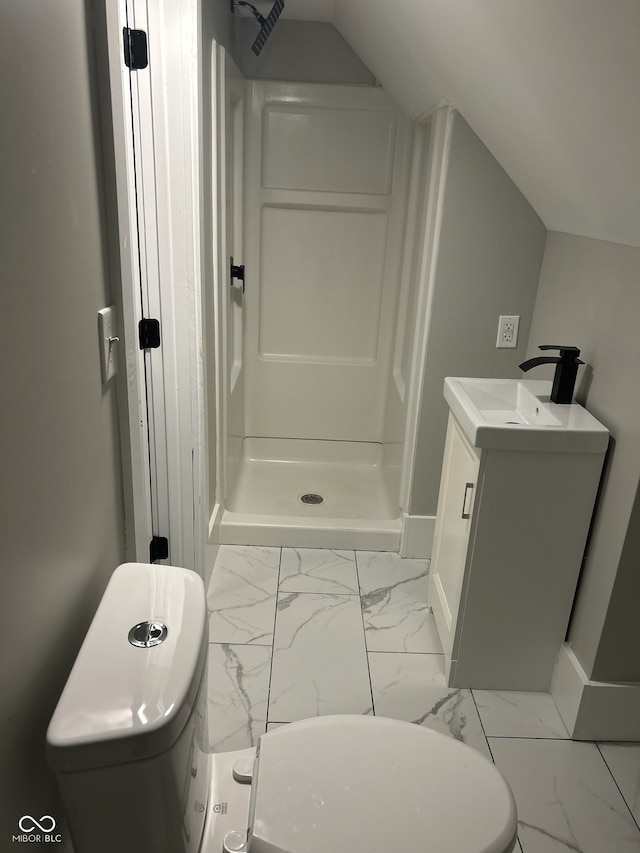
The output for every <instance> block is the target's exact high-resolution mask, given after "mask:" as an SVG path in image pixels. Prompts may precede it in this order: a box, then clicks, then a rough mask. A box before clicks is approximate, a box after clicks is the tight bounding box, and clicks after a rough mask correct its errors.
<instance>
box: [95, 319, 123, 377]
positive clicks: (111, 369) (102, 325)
mask: <svg viewBox="0 0 640 853" xmlns="http://www.w3.org/2000/svg"><path fill="white" fill-rule="evenodd" d="M98 333H99V337H100V356H101V362H102V383H103V385H105V384H106V383H107V382H108V381H109V380H110V379H112V378H113V377H114V376H115V375H116V373H117V372H118V342H119V338H118V335H117V326H116V309H115V306H114V305H111V306H110V307H109V308H102V309H101V310H100V311H98Z"/></svg>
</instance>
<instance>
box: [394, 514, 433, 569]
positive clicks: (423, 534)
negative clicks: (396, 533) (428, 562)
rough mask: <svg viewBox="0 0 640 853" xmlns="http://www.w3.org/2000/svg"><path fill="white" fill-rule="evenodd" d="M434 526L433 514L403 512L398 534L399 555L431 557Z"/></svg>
mask: <svg viewBox="0 0 640 853" xmlns="http://www.w3.org/2000/svg"><path fill="white" fill-rule="evenodd" d="M435 528H436V517H435V515H409V514H408V513H406V512H404V513H403V514H402V533H401V535H400V556H401V557H418V558H421V559H423V558H425V557H427V558H431V551H432V549H433V534H434V531H435Z"/></svg>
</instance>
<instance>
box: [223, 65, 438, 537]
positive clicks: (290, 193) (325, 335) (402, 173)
mask: <svg viewBox="0 0 640 853" xmlns="http://www.w3.org/2000/svg"><path fill="white" fill-rule="evenodd" d="M231 76H232V75H231ZM225 116H226V120H225V125H224V135H223V142H224V147H225V152H226V153H225V157H226V159H225V162H224V174H225V191H226V204H225V206H224V227H223V232H224V233H223V234H222V245H224V246H226V249H227V253H228V256H229V257H233V261H232V263H233V265H234V270H233V273H234V276H233V277H231V275H229V276H228V277H227V280H226V281H224V282H220V287H221V288H224V292H222V293H221V298H220V305H221V309H220V311H219V315H218V330H217V334H218V337H219V339H220V349H219V352H220V354H221V359H222V365H221V367H222V369H221V370H220V374H219V375H220V380H219V384H220V389H219V401H220V402H219V407H220V413H219V414H220V417H219V429H220V433H221V436H220V442H219V447H220V457H221V458H220V459H219V464H218V470H217V478H218V482H217V488H218V495H219V513H220V539H221V541H222V542H223V543H227V544H253V545H288V546H293V547H330V548H360V549H372V550H374V549H375V550H394V551H395V550H398V548H399V545H400V538H401V533H402V517H403V510H406V509H407V507H406V506H403V503H405V504H406V500H404V501H403V493H404V492H407V488H408V487H407V478H410V474H411V472H410V466H411V453H410V452H409V453H407V452H405V449H406V448H405V444H406V440H407V435H408V434H409V440H410V439H411V436H410V429H409V433H408V426H407V425H408V423H409V421H410V418H409V420H408V411H409V410H410V409H411V403H410V397H411V393H410V386H411V382H412V365H413V364H414V362H415V359H416V352H414V338H415V327H416V322H415V321H416V314H417V302H418V294H419V284H418V280H419V276H418V273H417V266H418V263H419V255H420V251H419V244H420V238H419V236H418V237H417V235H418V234H419V231H420V228H421V227H422V228H423V227H424V216H425V209H426V198H425V194H426V191H425V187H426V185H427V179H426V172H427V160H428V156H427V152H428V137H429V129H428V127H421V128H419V129H416V128H415V127H414V126H413V125H412V124H411V123H410V122H409V121H408V120H407V119H406V118H405V116H404V115H403V114H402V112H401V111H400V110H399V109H398V108H397V107H396V105H395V104H394V102H393V101H392V100H391V99H390V98H389V97H388V96H387V95H386V93H385V92H384V91H383V90H382V89H381V88H380V87H373V86H342V85H319V84H306V83H283V82H272V81H242V80H240V79H239V77H238V76H237V75H236V79H235V80H231V81H230V82H229V81H227V85H226V112H225ZM239 267H243V269H240V268H239ZM230 272H231V271H230ZM414 381H415V377H414ZM413 395H414V397H415V395H416V389H415V388H414V389H413ZM414 408H415V400H414Z"/></svg>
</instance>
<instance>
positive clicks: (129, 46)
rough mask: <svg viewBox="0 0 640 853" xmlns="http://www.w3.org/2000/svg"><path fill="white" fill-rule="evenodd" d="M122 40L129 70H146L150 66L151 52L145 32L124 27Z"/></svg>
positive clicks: (125, 60)
mask: <svg viewBox="0 0 640 853" xmlns="http://www.w3.org/2000/svg"><path fill="white" fill-rule="evenodd" d="M122 39H123V42H124V62H125V65H126V66H127V68H130V69H131V70H132V71H140V69H141V68H146V67H147V65H148V64H149V52H148V50H147V34H146V33H145V31H144V30H132V29H130V28H129V27H123V28H122Z"/></svg>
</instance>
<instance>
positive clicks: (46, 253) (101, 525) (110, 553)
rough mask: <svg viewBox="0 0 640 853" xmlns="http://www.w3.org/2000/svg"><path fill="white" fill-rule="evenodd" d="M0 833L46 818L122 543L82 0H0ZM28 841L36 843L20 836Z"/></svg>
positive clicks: (55, 812) (5, 844)
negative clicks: (67, 712) (72, 687)
mask: <svg viewBox="0 0 640 853" xmlns="http://www.w3.org/2000/svg"><path fill="white" fill-rule="evenodd" d="M0 15H1V18H2V27H1V28H0V57H1V61H2V63H3V73H2V74H0V103H2V105H3V115H2V124H1V130H0V157H1V163H2V167H1V169H0V198H1V199H2V204H1V205H0V258H2V265H1V270H2V273H1V274H2V285H1V287H0V317H2V334H1V335H0V354H1V361H0V363H1V364H2V374H1V375H2V382H1V399H2V417H1V418H0V446H1V447H2V477H1V478H0V507H1V509H2V554H1V557H0V561H1V562H0V626H1V628H0V696H1V699H0V803H2V806H1V808H0V848H1V849H3V850H5V849H10V848H11V849H12V848H13V846H14V845H13V844H12V843H11V835H12V834H14V833H17V832H18V829H17V822H18V820H19V818H20V817H21V816H22V815H24V814H30V815H34V816H36V817H38V816H40V815H45V814H49V815H52V816H53V817H54V818H56V819H59V818H61V816H62V814H61V810H60V807H59V805H57V804H56V802H55V795H54V786H53V779H52V776H51V774H50V773H49V771H48V770H47V767H46V763H45V749H44V746H45V732H46V728H47V725H48V722H49V719H50V717H51V714H52V712H53V709H54V707H55V703H56V702H57V699H58V696H59V694H60V691H61V688H62V686H63V684H64V681H65V680H66V677H67V675H68V672H69V670H70V667H71V665H72V662H73V660H74V658H75V655H76V652H77V650H78V648H79V645H80V642H81V639H82V637H83V635H84V633H85V631H86V628H87V626H88V623H89V621H90V619H91V616H92V614H93V611H94V609H95V606H96V604H97V601H98V600H99V597H100V595H101V593H102V591H103V589H104V587H105V585H106V582H107V579H108V577H109V575H110V573H111V571H112V569H113V568H114V567H115V566H116V565H117V564H118V563H119V562H120V561H121V560H122V558H123V554H124V526H123V508H122V501H123V498H122V483H121V474H120V467H121V462H120V449H119V440H118V427H117V411H116V401H115V387H114V386H113V383H112V384H111V385H110V386H108V387H106V388H103V387H102V384H101V376H100V362H99V348H98V330H97V312H98V310H99V309H100V308H103V307H104V306H106V305H109V304H110V302H111V298H112V297H111V293H110V288H109V283H108V271H107V263H108V262H107V255H108V252H107V249H106V241H105V228H104V222H103V214H102V198H101V183H102V180H101V174H100V168H101V167H100V161H99V156H98V154H97V152H96V138H97V131H96V125H95V120H94V116H93V115H92V98H93V94H92V89H93V70H92V68H91V67H90V65H89V63H88V60H87V38H86V30H85V10H84V5H83V2H82V0H57V2H56V3H54V4H51V3H50V4H47V3H42V2H41V0H20V2H17V3H16V2H14V0H0ZM30 846H31V848H32V849H35V848H36V845H30Z"/></svg>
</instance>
